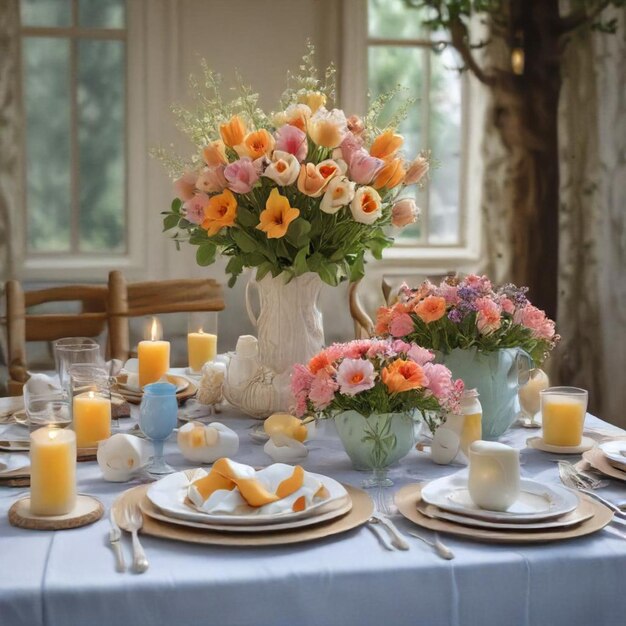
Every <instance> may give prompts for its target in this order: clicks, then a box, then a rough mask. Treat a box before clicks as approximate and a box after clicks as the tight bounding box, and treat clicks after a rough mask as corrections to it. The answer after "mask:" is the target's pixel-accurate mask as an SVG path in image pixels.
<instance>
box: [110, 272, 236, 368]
mask: <svg viewBox="0 0 626 626" xmlns="http://www.w3.org/2000/svg"><path fill="white" fill-rule="evenodd" d="M223 309H224V298H223V289H222V286H221V285H220V284H219V283H218V282H217V281H215V280H213V279H185V280H161V281H150V282H141V283H127V282H126V278H125V277H124V274H123V273H122V272H119V271H113V272H111V273H110V274H109V295H108V315H109V353H110V356H111V358H114V359H120V360H126V359H128V357H129V356H130V331H129V318H131V317H142V316H144V315H158V314H163V313H191V312H194V311H221V310H223Z"/></svg>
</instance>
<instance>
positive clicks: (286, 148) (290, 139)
mask: <svg viewBox="0 0 626 626" xmlns="http://www.w3.org/2000/svg"><path fill="white" fill-rule="evenodd" d="M308 147H309V146H308V143H307V139H306V133H305V132H303V131H301V130H300V129H299V128H298V127H297V126H292V125H291V124H285V125H284V126H282V127H281V128H279V129H278V130H277V131H276V147H275V149H276V150H282V151H283V152H289V154H293V155H294V156H295V157H296V159H298V161H300V163H302V161H304V159H306V153H307V151H308Z"/></svg>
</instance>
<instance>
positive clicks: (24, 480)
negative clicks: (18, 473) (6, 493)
mask: <svg viewBox="0 0 626 626" xmlns="http://www.w3.org/2000/svg"><path fill="white" fill-rule="evenodd" d="M0 487H30V477H29V476H22V477H21V478H3V479H2V480H0Z"/></svg>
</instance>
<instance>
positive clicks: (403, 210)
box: [391, 198, 419, 228]
mask: <svg viewBox="0 0 626 626" xmlns="http://www.w3.org/2000/svg"><path fill="white" fill-rule="evenodd" d="M418 216H419V209H418V208H417V205H416V204H415V200H413V198H402V200H398V201H397V202H396V203H395V204H394V205H393V207H392V208H391V223H392V224H393V225H394V226H396V227H397V228H404V226H408V225H409V224H414V223H415V222H416V221H417V218H418Z"/></svg>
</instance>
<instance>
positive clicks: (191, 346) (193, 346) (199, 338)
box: [187, 330, 217, 372]
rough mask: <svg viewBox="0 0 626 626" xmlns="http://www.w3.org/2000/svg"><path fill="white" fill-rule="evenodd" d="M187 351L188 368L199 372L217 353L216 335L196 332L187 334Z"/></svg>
mask: <svg viewBox="0 0 626 626" xmlns="http://www.w3.org/2000/svg"><path fill="white" fill-rule="evenodd" d="M187 353H188V355H189V369H190V370H191V371H192V372H199V371H200V370H201V369H202V366H203V365H204V364H205V363H206V362H207V361H212V360H213V359H214V358H215V355H216V354H217V335H213V334H212V333H203V332H202V330H200V331H198V332H197V333H189V334H188V335H187Z"/></svg>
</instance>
